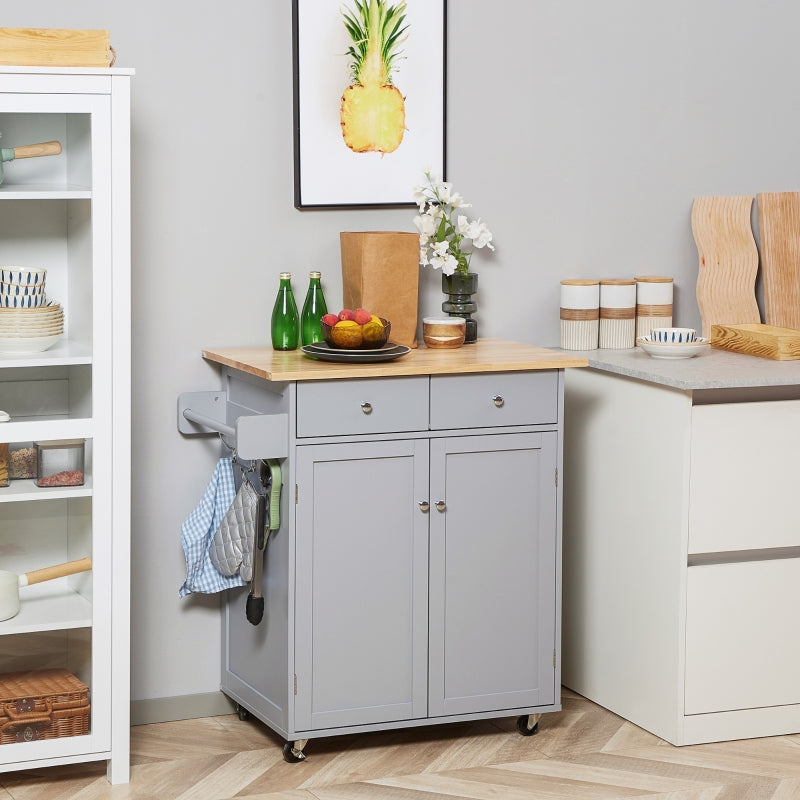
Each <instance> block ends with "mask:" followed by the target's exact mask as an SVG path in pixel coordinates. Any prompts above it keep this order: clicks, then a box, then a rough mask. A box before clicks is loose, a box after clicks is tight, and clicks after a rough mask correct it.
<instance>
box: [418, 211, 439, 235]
mask: <svg viewBox="0 0 800 800" xmlns="http://www.w3.org/2000/svg"><path fill="white" fill-rule="evenodd" d="M414 224H415V225H416V226H417V230H418V231H419V232H420V235H422V236H427V237H430V236H433V234H434V233H436V220H435V219H434V218H433V217H432V216H431V215H430V214H420V216H418V217H414Z"/></svg>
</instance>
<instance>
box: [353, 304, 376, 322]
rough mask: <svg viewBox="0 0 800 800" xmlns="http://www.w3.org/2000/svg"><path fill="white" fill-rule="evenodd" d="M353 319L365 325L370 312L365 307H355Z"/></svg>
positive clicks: (370, 315) (369, 318)
mask: <svg viewBox="0 0 800 800" xmlns="http://www.w3.org/2000/svg"><path fill="white" fill-rule="evenodd" d="M353 319H354V320H355V321H356V322H357V323H358V324H359V325H366V324H367V323H368V322H369V321H370V320H371V319H372V314H370V313H369V311H367V309H366V308H357V309H356V310H355V313H354V314H353Z"/></svg>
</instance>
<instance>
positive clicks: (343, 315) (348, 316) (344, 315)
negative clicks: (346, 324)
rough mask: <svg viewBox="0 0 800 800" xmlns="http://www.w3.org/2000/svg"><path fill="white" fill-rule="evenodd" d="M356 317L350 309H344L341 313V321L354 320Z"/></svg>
mask: <svg viewBox="0 0 800 800" xmlns="http://www.w3.org/2000/svg"><path fill="white" fill-rule="evenodd" d="M354 316H355V315H354V314H353V312H352V311H351V310H350V309H349V308H343V309H342V310H341V311H340V312H339V319H340V320H345V319H353V317H354Z"/></svg>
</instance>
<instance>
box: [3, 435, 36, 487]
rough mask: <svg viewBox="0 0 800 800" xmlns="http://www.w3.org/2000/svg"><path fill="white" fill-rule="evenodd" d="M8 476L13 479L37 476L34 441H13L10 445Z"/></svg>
mask: <svg viewBox="0 0 800 800" xmlns="http://www.w3.org/2000/svg"><path fill="white" fill-rule="evenodd" d="M8 477H9V478H11V480H12V481H13V480H22V479H25V478H35V477H36V449H35V448H34V446H33V442H11V443H10V444H9V445H8Z"/></svg>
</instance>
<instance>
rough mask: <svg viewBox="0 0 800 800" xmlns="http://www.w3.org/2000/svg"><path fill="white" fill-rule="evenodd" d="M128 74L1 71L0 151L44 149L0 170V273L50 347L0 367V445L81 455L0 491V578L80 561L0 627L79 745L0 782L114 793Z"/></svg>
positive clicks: (70, 742)
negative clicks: (83, 783) (47, 479)
mask: <svg viewBox="0 0 800 800" xmlns="http://www.w3.org/2000/svg"><path fill="white" fill-rule="evenodd" d="M132 74H133V72H132V70H125V69H76V68H44V67H31V68H21V67H20V68H17V67H0V134H1V135H2V138H1V139H0V145H2V147H5V148H9V147H17V146H20V145H24V144H33V143H36V142H44V141H50V140H58V141H60V142H61V145H62V152H61V154H60V155H58V156H48V157H43V158H30V159H24V160H23V159H18V160H14V161H10V162H6V163H5V164H4V180H3V183H2V184H0V263H2V264H7V265H24V266H37V267H44V268H46V269H47V283H46V286H47V295H48V297H49V298H50V299H52V300H55V301H57V302H59V303H60V304H61V305H62V307H63V309H64V336H63V337H62V339H61V340H60V341H59V342H58V343H57V344H56V345H55V346H53V347H52V348H51V349H49V350H46V351H44V352H41V353H35V354H31V355H14V356H11V355H6V354H2V353H0V408H1V409H3V410H5V411H7V412H8V413H9V414H10V415H11V421H10V422H7V423H5V424H3V425H0V442H34V441H37V440H49V439H56V440H58V439H61V440H63V439H76V438H77V439H85V440H86V463H85V470H84V472H85V482H84V484H83V485H82V486H75V487H59V488H40V487H37V486H36V484H35V481H33V480H12V481H11V483H10V486H8V487H7V488H0V569H4V570H9V571H12V572H17V573H22V572H28V571H30V570H33V569H38V568H40V567H45V566H48V565H50V564H56V563H59V562H62V561H68V560H72V559H77V558H82V557H84V556H90V557H91V558H92V571H91V572H87V573H81V574H79V575H73V576H70V577H68V578H59V579H57V580H54V581H49V582H47V583H43V584H38V585H35V586H30V587H26V588H24V589H21V590H20V612H19V614H18V615H17V616H16V617H14V618H13V619H10V620H6V621H4V622H0V672H16V671H19V670H37V669H45V668H51V667H58V668H64V669H68V670H69V671H70V672H72V673H74V674H75V675H76V676H77V677H78V678H79V679H80V680H82V681H83V682H84V683H85V684H86V685H87V686H88V687H89V699H90V704H91V717H90V728H89V733H88V734H87V735H83V736H69V737H60V738H55V739H39V740H36V741H30V742H19V743H12V744H6V745H2V746H0V771H9V770H20V769H29V768H32V767H46V766H54V765H59V764H66V763H72V762H87V761H103V760H105V761H106V762H107V768H108V769H107V774H108V779H109V780H110V781H111V782H112V783H126V782H127V781H128V780H129V774H130V766H129V753H130V747H129V724H130V712H129V706H130V689H129V684H130V644H129V638H130V621H129V618H130V603H129V590H130V578H129V573H130V156H129V153H130V110H129V109H130V78H131V76H132Z"/></svg>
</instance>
